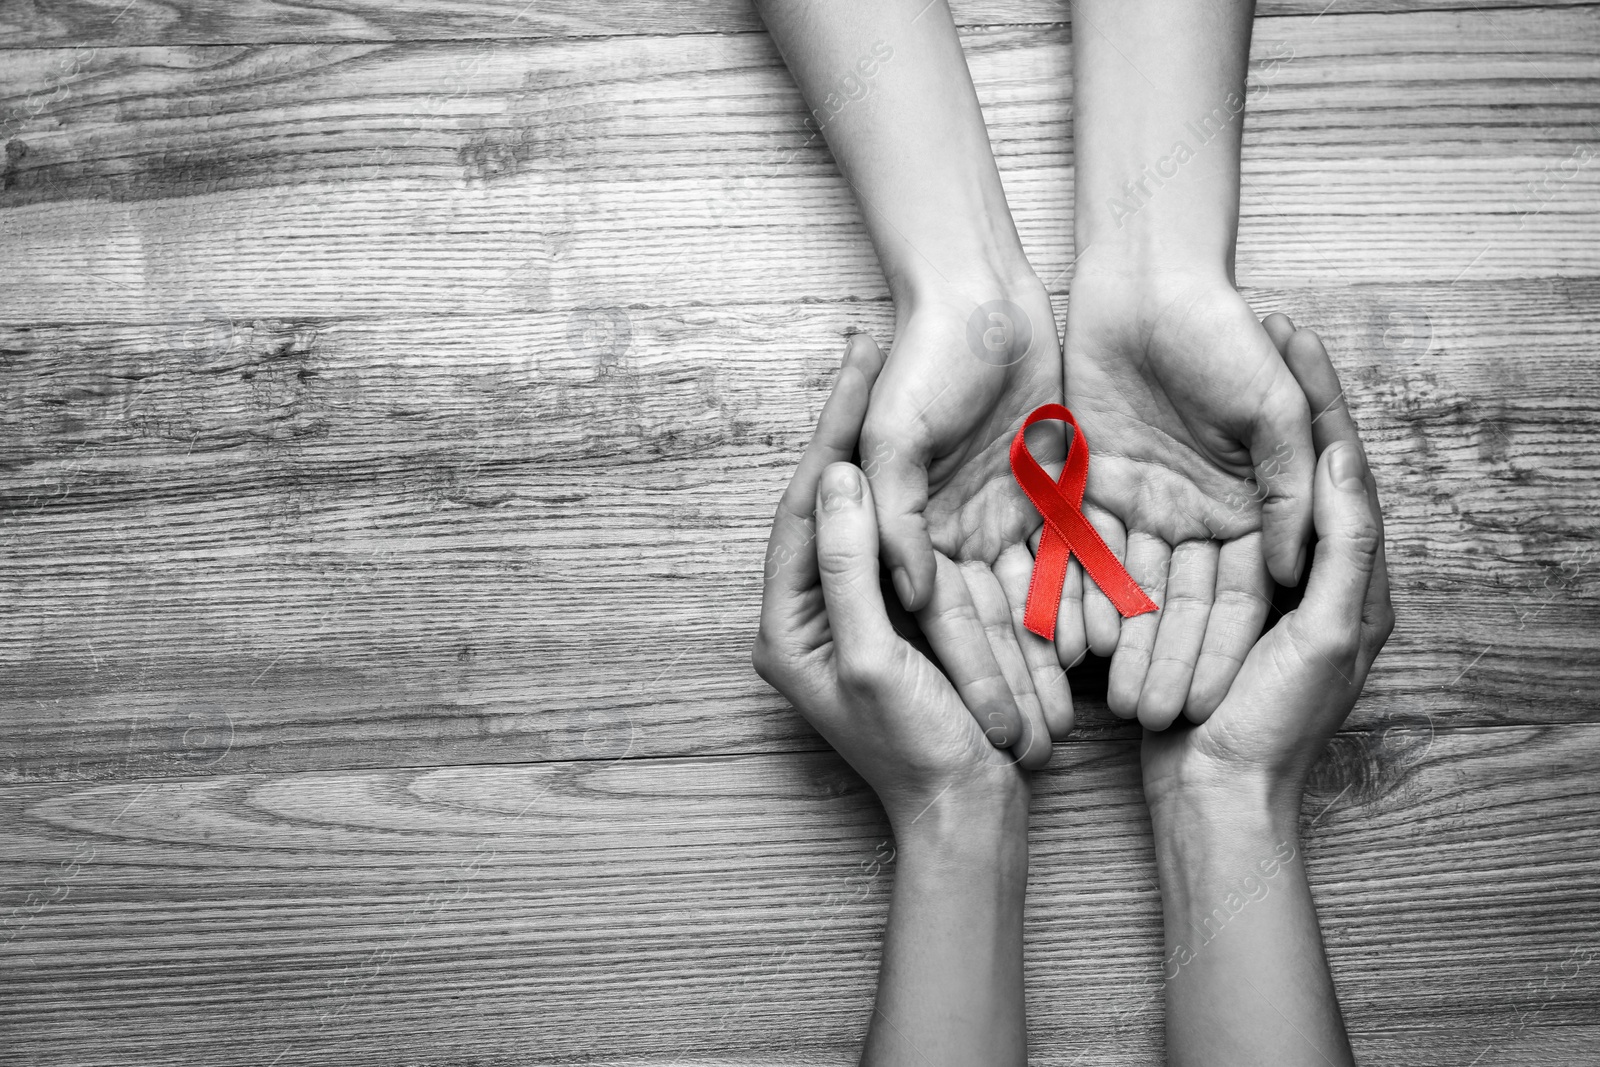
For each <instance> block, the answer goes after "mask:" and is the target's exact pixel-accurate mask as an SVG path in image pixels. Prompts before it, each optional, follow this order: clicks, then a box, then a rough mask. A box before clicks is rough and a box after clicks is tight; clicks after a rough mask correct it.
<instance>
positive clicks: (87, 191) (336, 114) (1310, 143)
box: [0, 8, 1600, 324]
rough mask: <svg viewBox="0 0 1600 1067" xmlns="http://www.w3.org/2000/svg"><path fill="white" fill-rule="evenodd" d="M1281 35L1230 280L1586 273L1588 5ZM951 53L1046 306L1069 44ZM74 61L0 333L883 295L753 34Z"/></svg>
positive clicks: (52, 86) (1061, 200) (42, 124)
mask: <svg viewBox="0 0 1600 1067" xmlns="http://www.w3.org/2000/svg"><path fill="white" fill-rule="evenodd" d="M1278 23H1281V25H1279V24H1278ZM1274 29H1276V30H1277V31H1278V33H1277V36H1276V38H1274V39H1268V38H1267V37H1265V36H1262V37H1259V38H1258V40H1257V42H1256V47H1257V53H1256V54H1257V60H1258V66H1257V70H1256V74H1255V82H1254V88H1253V98H1252V99H1253V104H1252V112H1251V114H1250V117H1249V120H1248V124H1247V135H1246V136H1247V143H1246V150H1245V156H1246V165H1245V179H1246V182H1247V186H1246V189H1245V197H1244V203H1245V216H1244V220H1243V222H1242V225H1241V232H1240V261H1241V269H1242V271H1243V274H1244V277H1245V278H1246V279H1247V280H1248V281H1249V282H1250V283H1251V284H1256V285H1284V284H1314V283H1320V282H1323V281H1324V280H1326V279H1329V278H1332V279H1336V280H1339V281H1342V282H1352V283H1354V282H1390V283H1417V282H1423V281H1446V282H1447V281H1452V280H1454V279H1456V278H1458V277H1462V276H1464V275H1465V276H1469V277H1471V278H1473V279H1477V280H1485V279H1496V278H1500V279H1504V278H1514V277H1527V276H1546V275H1551V274H1559V275H1562V276H1588V275H1593V274H1595V273H1596V270H1597V262H1600V254H1597V251H1596V249H1597V248H1600V232H1597V231H1600V167H1596V166H1594V165H1591V164H1589V163H1587V162H1582V160H1584V159H1586V158H1587V157H1585V156H1584V155H1583V153H1584V152H1586V151H1592V150H1594V149H1595V146H1596V144H1597V143H1600V134H1597V133H1596V129H1595V123H1596V121H1597V120H1600V92H1597V87H1600V9H1595V8H1585V9H1576V10H1573V11H1566V12H1546V11H1533V12H1525V13H1500V14H1499V15H1497V16H1496V18H1495V19H1494V20H1493V21H1486V20H1484V19H1482V18H1479V17H1477V16H1469V15H1462V14H1458V13H1448V12H1447V13H1427V14H1419V15H1409V16H1371V15H1355V16H1347V17H1344V18H1335V17H1333V16H1331V15H1330V16H1328V17H1326V18H1323V19H1320V20H1317V19H1299V20H1295V19H1286V20H1276V22H1275V24H1274ZM967 44H968V49H969V53H970V56H971V60H972V65H973V68H974V74H975V77H976V78H977V81H978V84H979V86H980V91H981V93H982V95H983V97H984V101H985V105H986V108H987V114H988V118H989V122H990V130H991V135H992V137H993V139H994V142H995V146H996V150H997V153H998V155H999V157H1000V161H1001V166H1002V169H1003V171H1004V174H1005V178H1006V182H1007V188H1008V193H1009V195H1010V197H1011V202H1012V204H1013V207H1014V209H1015V215H1016V217H1017V220H1018V225H1019V227H1020V228H1021V230H1022V232H1023V235H1024V240H1025V242H1026V243H1027V245H1028V247H1029V250H1030V253H1031V255H1032V256H1033V259H1034V261H1035V264H1036V266H1037V267H1038V269H1039V270H1040V272H1041V274H1042V276H1044V277H1045V278H1046V279H1047V280H1048V281H1049V283H1050V284H1051V285H1052V287H1053V288H1054V289H1056V290H1057V291H1061V290H1063V289H1064V288H1065V285H1066V281H1067V277H1068V274H1067V272H1068V268H1069V265H1070V264H1071V262H1072V259H1073V255H1074V253H1073V250H1072V248H1071V244H1070V236H1069V234H1070V230H1071V224H1070V220H1071V195H1072V189H1071V166H1070V153H1069V149H1068V141H1069V130H1070V106H1071V105H1070V100H1069V98H1068V89H1067V81H1068V73H1069V72H1068V68H1067V43H1066V38H1065V35H1064V33H1063V32H1062V31H1060V30H1057V29H1049V28H1045V29H1039V28H1030V29H1008V30H996V31H985V32H980V33H974V34H970V35H969V36H968V38H967ZM1285 50H1287V51H1285ZM85 55H87V58H85V59H83V60H82V64H83V66H82V69H81V70H76V69H75V67H76V65H77V64H78V63H79V60H78V59H73V58H71V55H70V53H62V52H43V51H37V52H28V53H23V54H22V61H19V62H15V63H8V65H7V68H6V71H5V72H4V73H0V78H4V84H3V87H0V92H3V93H4V94H5V96H6V97H8V98H10V99H13V100H16V101H20V104H18V105H16V106H13V107H12V108H11V109H10V119H9V122H8V124H7V125H6V127H5V129H6V131H7V132H5V133H4V135H3V139H4V140H5V143H6V144H8V145H11V146H12V150H11V154H10V156H9V157H8V158H9V160H10V170H9V172H8V177H7V179H6V182H5V185H6V188H5V189H4V191H3V192H0V205H4V206H5V207H7V208H8V209H9V210H5V211H4V212H3V214H0V251H3V253H4V255H3V256H0V283H3V284H4V285H5V286H6V287H7V288H8V289H9V291H10V292H11V293H12V299H11V300H10V301H8V302H7V304H6V305H5V307H3V308H0V321H5V322H10V323H14V324H26V323H29V322H35V321H51V322H65V321H84V320H93V321H100V320H118V321H161V320H167V319H170V318H172V317H174V315H183V314H186V313H187V312H188V308H189V307H190V306H194V305H198V306H201V307H204V308H215V309H217V311H218V312H219V313H220V314H223V315H226V316H230V317H236V318H237V317H246V316H251V317H277V318H296V317H306V316H329V315H338V316H351V315H392V314H414V313H418V312H430V311H431V312H439V313H452V314H453V313H459V312H468V313H493V312H506V311H514V310H527V309H535V310H561V309H567V308H571V307H596V306H636V305H647V306H675V305H682V304H726V303H770V302H787V301H790V300H792V299H794V298H795V297H796V294H803V295H804V296H805V297H806V298H810V299H819V300H852V299H853V300H869V299H881V298H882V297H883V295H884V293H885V288H884V283H883V281H882V277H881V275H880V273H879V271H878V269H877V265H876V263H875V261H874V258H873V256H872V253H871V249H870V246H869V245H868V243H867V241H866V239H865V235H864V233H863V231H862V229H861V226H860V223H859V218H858V216H857V213H856V211H855V208H854V205H853V202H852V197H851V194H850V191H849V189H848V187H847V186H846V185H845V183H844V182H843V181H842V180H841V179H840V177H839V176H838V174H837V172H836V171H835V169H834V166H833V163H832V160H831V157H830V156H829V154H828V153H827V151H826V148H825V146H823V145H822V143H821V141H820V139H818V138H816V137H814V136H813V135H812V134H810V133H809V132H808V131H807V130H806V129H805V128H804V125H803V119H804V112H803V109H802V106H801V103H800V100H799V98H798V95H797V93H796V92H795V90H794V88H793V86H792V84H791V83H790V81H789V79H788V76H787V74H786V72H785V71H784V70H783V69H782V66H781V63H780V62H779V60H778V58H777V56H776V54H775V52H774V51H773V49H772V47H771V44H770V42H769V41H767V40H766V38H765V37H763V36H760V35H738V36H733V37H716V36H706V37H694V38H640V39H631V38H630V39H626V40H601V41H551V42H542V43H536V44H532V45H527V46H516V45H512V44H505V43H492V42H491V43H478V44H466V43H442V44H417V45H393V46H380V45H328V46H322V45H282V46H269V47H264V48H160V49H114V50H99V51H96V52H93V53H92V54H88V53H85ZM1284 56H1291V58H1288V59H1284V58H1283V57H1284ZM63 63H66V67H65V69H63V66H62V65H63ZM868 99H869V100H870V97H869V98H868ZM1201 110H1204V109H1201ZM1182 132H1183V131H1182V130H1181V129H1178V130H1175V136H1177V135H1179V134H1181V133H1182ZM1569 171H1570V172H1571V173H1570V174H1569V173H1567V172H1569ZM1536 183H1543V184H1542V185H1540V187H1539V191H1538V192H1537V193H1535V192H1534V191H1533V190H1532V188H1531V187H1532V186H1533V185H1535V184H1536Z"/></svg>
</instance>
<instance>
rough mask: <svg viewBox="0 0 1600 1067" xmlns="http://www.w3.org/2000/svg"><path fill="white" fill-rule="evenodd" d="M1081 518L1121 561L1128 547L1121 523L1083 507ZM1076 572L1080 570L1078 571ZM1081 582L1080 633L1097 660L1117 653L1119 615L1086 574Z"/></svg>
mask: <svg viewBox="0 0 1600 1067" xmlns="http://www.w3.org/2000/svg"><path fill="white" fill-rule="evenodd" d="M1083 517H1084V518H1086V519H1088V520H1089V524H1090V525H1091V526H1093V527H1094V528H1095V529H1096V530H1097V531H1099V533H1100V539H1101V540H1103V541H1104V542H1105V543H1106V547H1107V548H1109V549H1111V554H1112V555H1113V556H1116V557H1117V559H1118V560H1121V559H1122V558H1123V556H1124V554H1125V553H1126V552H1127V546H1128V535H1127V531H1126V530H1125V528H1124V527H1123V525H1122V521H1121V520H1120V519H1118V518H1117V517H1116V516H1115V515H1113V514H1111V512H1109V511H1106V510H1104V509H1102V508H1097V507H1095V506H1094V505H1093V504H1087V503H1086V504H1084V506H1083ZM1073 562H1074V563H1076V562H1077V561H1076V560H1074V561H1073ZM1079 570H1080V571H1081V570H1082V568H1081V567H1079ZM1082 582H1083V631H1084V637H1085V639H1086V640H1087V641H1088V643H1089V651H1090V652H1093V653H1094V654H1095V655H1097V656H1109V655H1111V654H1112V653H1113V652H1115V651H1116V650H1117V641H1118V639H1119V637H1120V635H1121V633H1122V615H1121V614H1120V613H1119V612H1118V611H1117V609H1116V606H1115V605H1113V604H1112V603H1111V601H1110V600H1109V599H1107V598H1106V595H1105V594H1104V593H1102V592H1101V591H1100V587H1099V586H1097V585H1095V584H1094V582H1093V581H1092V580H1091V579H1090V578H1089V576H1088V575H1087V574H1085V575H1084V576H1083V578H1082Z"/></svg>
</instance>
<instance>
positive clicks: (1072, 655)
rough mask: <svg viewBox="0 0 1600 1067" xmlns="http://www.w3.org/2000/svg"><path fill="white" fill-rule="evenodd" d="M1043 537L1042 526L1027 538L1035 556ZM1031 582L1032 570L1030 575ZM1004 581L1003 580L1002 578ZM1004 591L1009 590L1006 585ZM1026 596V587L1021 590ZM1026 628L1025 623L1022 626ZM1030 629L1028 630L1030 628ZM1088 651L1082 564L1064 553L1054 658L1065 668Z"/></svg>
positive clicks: (1080, 660) (1078, 660)
mask: <svg viewBox="0 0 1600 1067" xmlns="http://www.w3.org/2000/svg"><path fill="white" fill-rule="evenodd" d="M1043 538H1044V529H1043V528H1042V527H1041V528H1040V529H1037V530H1035V531H1033V534H1032V535H1031V536H1030V537H1029V538H1028V548H1029V549H1031V550H1032V552H1033V554H1034V556H1038V554H1039V542H1040V541H1041V540H1042V539H1043ZM1028 577H1029V583H1030V584H1031V583H1032V578H1033V576H1032V574H1030V575H1029V576H1028ZM1001 584H1002V585H1004V584H1005V583H1004V581H1003V580H1002V582H1001ZM1005 588H1006V595H1007V596H1010V595H1011V594H1012V589H1011V587H1010V586H1009V585H1007V586H1006V587H1005ZM1023 595H1024V597H1026V595H1027V590H1026V589H1024V590H1023ZM1024 629H1026V627H1024ZM1030 632H1031V631H1030ZM1088 654H1089V637H1088V635H1087V634H1085V633H1084V630H1083V567H1082V565H1080V564H1079V563H1078V557H1077V556H1068V557H1067V570H1066V573H1065V574H1064V575H1063V576H1062V579H1061V601H1060V604H1059V606H1058V607H1057V609H1056V660H1057V662H1059V663H1060V664H1061V666H1062V667H1064V668H1065V669H1067V670H1069V671H1070V670H1071V669H1072V668H1074V667H1076V666H1077V665H1078V664H1080V663H1082V662H1083V659H1084V657H1085V656H1087V655H1088Z"/></svg>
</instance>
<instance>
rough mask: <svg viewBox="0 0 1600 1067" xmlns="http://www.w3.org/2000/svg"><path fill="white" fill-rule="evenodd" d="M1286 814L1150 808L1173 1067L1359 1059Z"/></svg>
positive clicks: (1244, 806)
mask: <svg viewBox="0 0 1600 1067" xmlns="http://www.w3.org/2000/svg"><path fill="white" fill-rule="evenodd" d="M1289 807H1290V806H1289V805H1283V804H1279V805H1276V806H1273V805H1269V804H1267V803H1266V802H1256V801H1242V802H1241V801H1229V802H1227V803H1225V804H1218V803H1214V802H1211V801H1209V800H1199V801H1193V802H1191V801H1188V800H1176V799H1174V800H1169V801H1167V802H1164V803H1162V804H1160V805H1157V806H1154V807H1152V810H1151V817H1152V822H1153V823H1154V825H1155V833H1156V861H1157V866H1158V868H1159V870H1160V877H1161V898H1162V908H1163V912H1164V916H1165V924H1166V956H1165V959H1164V962H1163V975H1164V977H1165V978H1166V1001H1167V1062H1168V1063H1169V1064H1171V1065H1175V1067H1188V1065H1195V1067H1200V1065H1205V1067H1213V1065H1215V1067H1222V1065H1226V1067H1238V1065H1246V1064H1262V1065H1272V1067H1293V1065H1299V1064H1304V1065H1306V1067H1312V1065H1316V1067H1328V1065H1330V1064H1332V1065H1335V1067H1338V1065H1341V1064H1350V1063H1353V1062H1354V1061H1353V1060H1352V1059H1351V1054H1350V1044H1349V1039H1348V1038H1347V1037H1346V1035H1345V1030H1344V1020H1343V1018H1342V1017H1341V1015H1340V1013H1339V1002H1338V998H1337V997H1336V995H1335V993H1334V988H1333V980H1332V977H1331V976H1330V975H1329V973H1328V964H1327V958H1326V956H1325V954H1324V952H1323V947H1322V934H1321V930H1320V929H1319V927H1318V925H1317V916H1316V910H1315V907H1314V905H1313V903H1312V899H1311V889H1310V885H1309V883H1308V882H1307V880H1306V871H1305V864H1304V857H1303V855H1302V851H1301V848H1300V843H1299V838H1298V828H1297V825H1296V816H1295V814H1294V812H1293V811H1292V810H1287V809H1288V808H1289ZM1274 808H1276V811H1275V810H1274Z"/></svg>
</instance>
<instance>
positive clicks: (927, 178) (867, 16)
mask: <svg viewBox="0 0 1600 1067" xmlns="http://www.w3.org/2000/svg"><path fill="white" fill-rule="evenodd" d="M756 7H757V9H758V10H759V11H760V13H761V17H762V20H763V21H764V22H765V23H766V26H767V29H768V30H769V31H770V32H771V34H772V38H773V40H774V41H775V42H776V43H777V45H778V49H779V50H780V51H781V52H782V53H783V57H784V61H785V62H786V63H787V64H788V66H789V70H790V72H791V73H792V74H793V75H794V79H795V81H796V83H797V84H798V85H799V86H800V90H801V92H802V93H803V94H804V96H805V98H806V103H807V106H808V107H809V108H810V110H811V122H810V123H809V125H811V126H812V127H813V128H814V129H819V130H820V133H821V134H822V136H824V137H825V138H826V139H827V142H828V145H829V147H830V148H831V149H832V151H833V155H834V158H835V160H836V161H837V162H838V165H839V169H840V171H841V173H843V175H844V177H845V179H846V180H847V181H848V182H849V183H850V186H851V188H852V189H853V190H854V192H855V195H856V199H857V201H858V203H859V204H860V207H861V213H862V216H863V218H864V219H865V220H866V224H867V230H868V232H869V233H870V235H871V237H872V242H873V245H874V247H875V248H876V249H877V252H878V258H879V261H880V262H881V264H882V266H883V269H884V273H885V275H886V276H887V277H888V280H889V287H890V290H891V292H892V294H893V295H894V298H895V302H896V305H897V306H898V307H900V308H902V309H905V308H907V307H909V305H910V304H911V303H912V302H914V301H915V300H917V299H919V298H921V297H923V296H926V295H928V294H935V293H948V292H950V291H957V292H961V293H964V294H969V295H970V296H971V297H972V298H974V299H976V300H977V301H978V302H982V301H983V300H987V299H989V298H991V296H998V295H1003V294H1004V292H1005V291H1006V290H1008V289H1009V288H1012V287H1015V286H1023V285H1028V284H1036V280H1035V279H1034V278H1033V272H1032V269H1031V268H1030V267H1029V265H1028V263H1027V259H1026V257H1025V256H1024V254H1023V252H1022V245H1021V242H1020V240H1019V239H1018V237H1017V232H1016V228H1015V227H1014V226H1013V224H1012V222H1011V214H1010V211H1009V209H1008V207H1007V205H1006V198H1005V191H1004V189H1003V188H1002V187H1001V184H1000V175H999V172H998V170H996V168H995V163H994V155H993V153H992V152H991V150H990V148H989V138H988V132H987V130H986V129H985V127H984V123H983V113H982V111H981V110H980V109H979V107H978V98H977V94H976V93H975V92H974V90H973V87H972V78H971V76H970V74H969V73H968V71H967V65H966V59H965V57H964V56H963V54H962V51H961V43H960V41H959V39H958V38H957V36H956V30H955V24H954V22H953V21H952V19H951V17H950V12H949V9H948V8H947V7H946V5H945V3H944V0H934V2H933V3H931V4H929V2H928V0H875V2H873V3H870V4H860V3H850V2H847V0H758V2H757V4H756Z"/></svg>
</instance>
